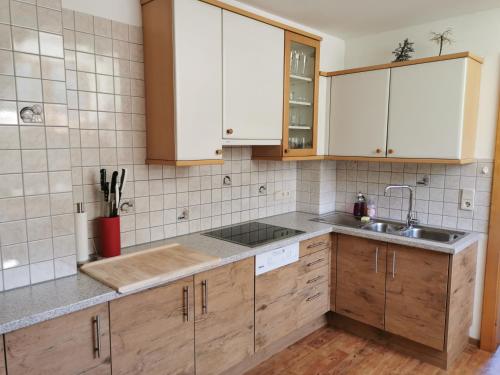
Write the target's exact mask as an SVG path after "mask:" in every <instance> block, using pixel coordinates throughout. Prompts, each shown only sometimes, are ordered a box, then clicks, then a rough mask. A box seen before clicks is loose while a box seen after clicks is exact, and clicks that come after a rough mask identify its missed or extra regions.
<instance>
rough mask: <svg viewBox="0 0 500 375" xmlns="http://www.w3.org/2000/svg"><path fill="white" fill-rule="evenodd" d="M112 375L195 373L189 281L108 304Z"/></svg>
mask: <svg viewBox="0 0 500 375" xmlns="http://www.w3.org/2000/svg"><path fill="white" fill-rule="evenodd" d="M110 318H111V355H112V358H113V374H138V373H147V374H173V375H174V374H194V372H195V370H194V358H195V357H194V288H193V278H192V277H189V278H186V279H183V280H180V281H176V282H174V283H171V284H169V285H167V286H163V287H159V288H155V289H151V290H148V291H145V292H142V293H137V294H133V295H130V296H127V297H124V298H121V299H117V300H114V301H111V302H110Z"/></svg>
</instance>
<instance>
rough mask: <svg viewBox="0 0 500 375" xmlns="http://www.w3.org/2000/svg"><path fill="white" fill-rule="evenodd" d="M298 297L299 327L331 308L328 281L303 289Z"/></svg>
mask: <svg viewBox="0 0 500 375" xmlns="http://www.w3.org/2000/svg"><path fill="white" fill-rule="evenodd" d="M297 297H298V304H297V309H298V311H297V313H298V317H297V318H298V319H297V321H298V327H301V326H303V325H304V324H306V323H308V322H310V321H311V320H314V319H316V318H318V317H320V316H321V315H323V314H325V313H326V312H327V311H328V310H329V309H330V303H329V300H330V294H329V290H328V283H327V282H325V283H322V284H319V285H315V286H312V287H309V288H306V289H303V290H302V291H300V292H299V293H298V295H297Z"/></svg>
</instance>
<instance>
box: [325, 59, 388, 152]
mask: <svg viewBox="0 0 500 375" xmlns="http://www.w3.org/2000/svg"><path fill="white" fill-rule="evenodd" d="M390 79H391V72H390V69H382V70H374V71H369V72H360V73H354V74H346V75H338V76H334V77H332V87H331V99H330V100H331V111H330V116H331V118H330V124H331V129H330V151H329V152H330V155H337V156H366V157H376V158H381V157H385V151H386V139H387V120H388V105H389V82H390Z"/></svg>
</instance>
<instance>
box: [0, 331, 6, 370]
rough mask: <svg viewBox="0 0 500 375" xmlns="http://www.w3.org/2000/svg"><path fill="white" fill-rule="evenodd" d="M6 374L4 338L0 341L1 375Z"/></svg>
mask: <svg viewBox="0 0 500 375" xmlns="http://www.w3.org/2000/svg"><path fill="white" fill-rule="evenodd" d="M4 374H6V372H5V352H4V351H3V336H2V337H1V339H0V375H4Z"/></svg>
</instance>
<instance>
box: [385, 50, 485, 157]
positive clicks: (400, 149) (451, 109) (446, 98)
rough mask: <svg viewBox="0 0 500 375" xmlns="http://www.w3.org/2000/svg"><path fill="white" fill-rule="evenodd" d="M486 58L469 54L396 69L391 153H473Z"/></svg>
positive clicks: (390, 129) (414, 155)
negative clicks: (480, 88) (480, 87)
mask: <svg viewBox="0 0 500 375" xmlns="http://www.w3.org/2000/svg"><path fill="white" fill-rule="evenodd" d="M480 72H481V64H480V63H479V62H477V61H475V60H472V59H470V58H459V59H453V60H445V61H436V62H433V63H427V64H417V65H409V66H404V67H399V68H394V69H391V90H390V91H391V100H390V102H389V114H390V115H389V126H388V141H387V142H388V145H387V149H388V150H387V152H388V157H389V158H423V159H426V158H437V159H464V158H469V159H472V158H474V146H475V139H476V118H477V108H478V96H479V80H480Z"/></svg>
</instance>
